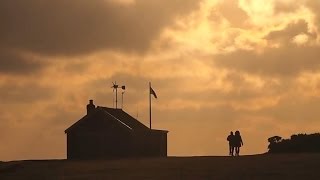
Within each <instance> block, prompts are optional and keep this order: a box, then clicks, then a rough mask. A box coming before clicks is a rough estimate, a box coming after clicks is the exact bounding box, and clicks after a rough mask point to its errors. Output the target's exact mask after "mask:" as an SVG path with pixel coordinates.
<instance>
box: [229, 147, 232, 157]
mask: <svg viewBox="0 0 320 180" xmlns="http://www.w3.org/2000/svg"><path fill="white" fill-rule="evenodd" d="M229 155H230V156H231V155H232V146H231V145H230V144H229Z"/></svg>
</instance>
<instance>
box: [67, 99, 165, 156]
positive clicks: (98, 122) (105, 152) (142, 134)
mask: <svg viewBox="0 0 320 180" xmlns="http://www.w3.org/2000/svg"><path fill="white" fill-rule="evenodd" d="M65 133H66V134H67V158H68V159H101V158H123V157H161V156H167V133H168V131H165V130H155V129H149V128H148V127H147V126H145V125H144V124H142V123H141V122H139V121H138V120H137V119H135V118H133V117H132V116H130V115H129V114H127V113H126V112H125V111H123V110H122V109H114V108H107V107H99V106H97V107H95V105H94V104H93V101H92V100H90V103H89V104H88V105H87V115H85V116H84V117H83V118H81V119H80V120H79V121H77V122H76V123H74V124H73V125H72V126H70V127H69V128H68V129H66V130H65Z"/></svg>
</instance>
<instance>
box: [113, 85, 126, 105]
mask: <svg viewBox="0 0 320 180" xmlns="http://www.w3.org/2000/svg"><path fill="white" fill-rule="evenodd" d="M112 84H113V86H111V88H113V90H112V92H114V91H116V109H117V108H118V88H121V89H123V90H126V86H119V85H118V84H117V82H116V81H115V82H112ZM123 94H124V92H122V107H123Z"/></svg>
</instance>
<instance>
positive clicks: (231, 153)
mask: <svg viewBox="0 0 320 180" xmlns="http://www.w3.org/2000/svg"><path fill="white" fill-rule="evenodd" d="M227 141H229V155H230V156H233V152H234V135H233V132H232V131H231V132H230V135H229V136H228V137H227Z"/></svg>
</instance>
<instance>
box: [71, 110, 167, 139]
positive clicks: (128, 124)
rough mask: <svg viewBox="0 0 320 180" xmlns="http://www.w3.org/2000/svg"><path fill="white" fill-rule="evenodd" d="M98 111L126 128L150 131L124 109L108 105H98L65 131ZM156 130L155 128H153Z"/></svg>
mask: <svg viewBox="0 0 320 180" xmlns="http://www.w3.org/2000/svg"><path fill="white" fill-rule="evenodd" d="M97 112H102V113H103V115H104V116H105V118H108V119H113V120H115V121H117V122H118V123H120V124H121V125H122V126H123V127H124V128H127V129H129V130H132V131H150V129H149V128H148V127H147V126H145V125H144V124H142V123H141V122H139V121H138V120H137V119H135V118H134V117H132V116H130V115H129V114H128V113H126V112H125V111H123V110H122V109H114V108H108V107H100V106H98V107H97V108H96V109H95V112H93V113H92V114H89V115H85V116H84V117H82V118H81V119H80V120H79V121H77V122H76V123H74V124H73V125H71V126H70V127H69V128H68V129H66V130H65V133H68V132H69V131H70V130H72V129H74V128H75V127H77V126H79V125H80V124H82V123H83V122H84V121H86V120H87V119H90V118H92V116H93V115H94V114H95V113H97ZM151 131H155V130H153V129H152V130H151ZM156 131H162V130H156ZM163 132H168V131H163Z"/></svg>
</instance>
